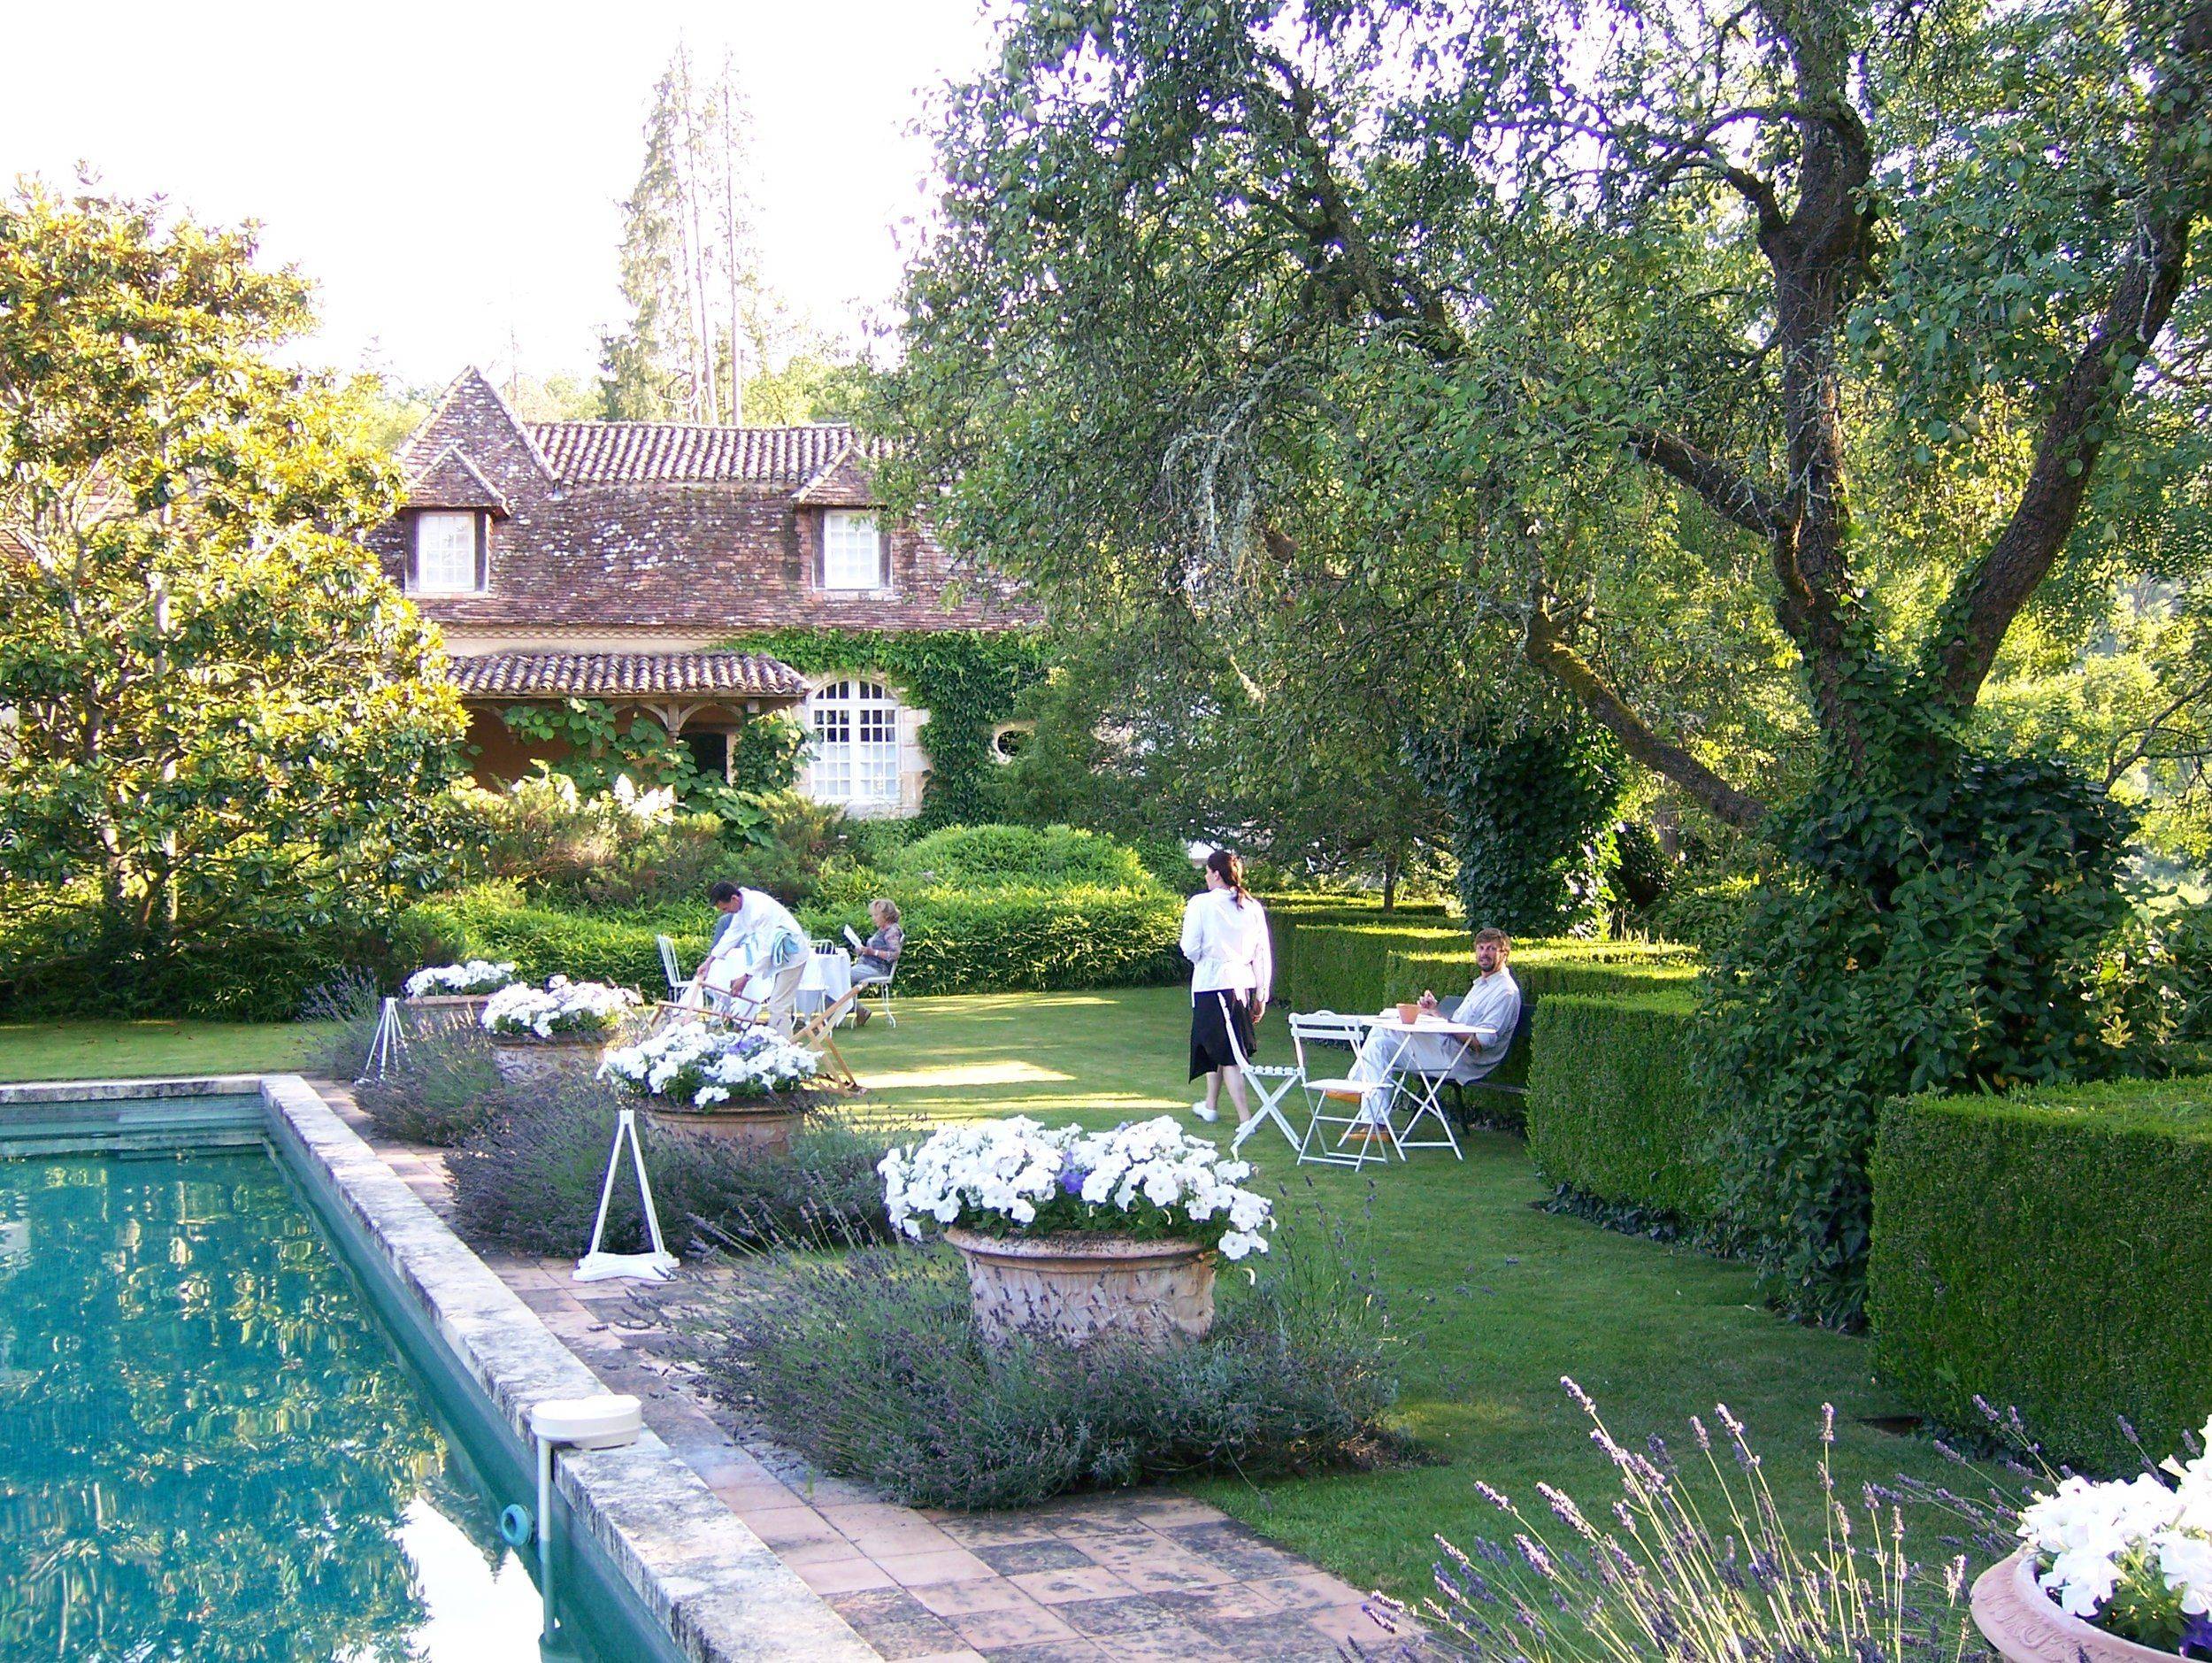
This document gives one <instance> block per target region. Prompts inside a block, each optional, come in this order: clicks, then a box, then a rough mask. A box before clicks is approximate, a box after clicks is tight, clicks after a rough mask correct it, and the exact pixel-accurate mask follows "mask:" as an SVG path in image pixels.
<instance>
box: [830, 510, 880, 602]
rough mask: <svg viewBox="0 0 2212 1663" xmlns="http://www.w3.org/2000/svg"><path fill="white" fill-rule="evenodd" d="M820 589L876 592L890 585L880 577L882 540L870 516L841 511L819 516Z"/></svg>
mask: <svg viewBox="0 0 2212 1663" xmlns="http://www.w3.org/2000/svg"><path fill="white" fill-rule="evenodd" d="M822 587H823V588H824V589H888V588H890V587H891V586H890V584H889V583H888V582H887V581H885V579H884V574H883V539H882V538H881V537H880V536H879V535H878V534H877V531H876V517H875V516H874V515H873V514H856V513H849V512H844V511H842V510H838V511H833V512H829V513H826V514H824V515H823V516H822Z"/></svg>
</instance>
